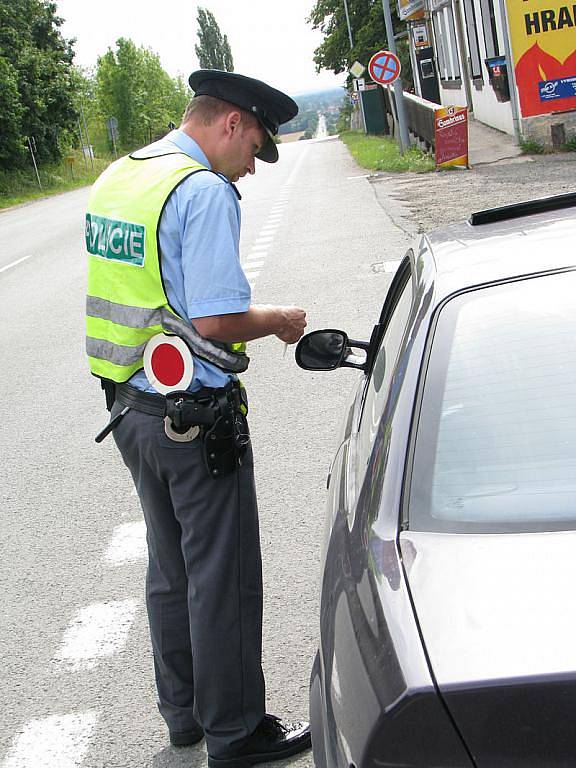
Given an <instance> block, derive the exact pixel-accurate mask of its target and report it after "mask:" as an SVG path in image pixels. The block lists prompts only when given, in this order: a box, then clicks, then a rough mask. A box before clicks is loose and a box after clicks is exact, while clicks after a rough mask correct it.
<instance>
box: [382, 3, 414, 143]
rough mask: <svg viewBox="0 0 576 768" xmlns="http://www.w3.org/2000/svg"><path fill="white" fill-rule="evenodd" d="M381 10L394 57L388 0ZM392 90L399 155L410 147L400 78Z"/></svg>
mask: <svg viewBox="0 0 576 768" xmlns="http://www.w3.org/2000/svg"><path fill="white" fill-rule="evenodd" d="M382 10H383V11H384V22H385V24H386V37H387V38H388V48H389V50H390V52H391V53H393V54H394V56H396V40H395V39H394V26H393V25H392V14H391V13H390V5H389V3H388V0H382ZM392 88H393V89H394V100H395V101H396V112H397V113H398V124H399V126H398V127H399V128H400V130H399V136H398V138H399V139H400V153H401V154H404V150H405V149H408V148H409V147H410V136H409V135H408V123H407V120H406V112H405V111H404V89H403V88H402V78H401V77H399V78H398V79H397V80H395V81H394V83H393V84H392Z"/></svg>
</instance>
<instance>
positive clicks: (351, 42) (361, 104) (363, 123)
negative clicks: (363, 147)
mask: <svg viewBox="0 0 576 768" xmlns="http://www.w3.org/2000/svg"><path fill="white" fill-rule="evenodd" d="M344 13H345V14H346V24H347V26H348V39H349V40H350V61H352V48H354V40H353V39H352V27H351V26H350V14H349V13H348V3H347V1H346V0H344ZM358 102H359V104H360V116H361V117H362V125H363V126H364V133H367V130H366V115H365V114H364V102H363V101H362V92H361V91H360V90H358Z"/></svg>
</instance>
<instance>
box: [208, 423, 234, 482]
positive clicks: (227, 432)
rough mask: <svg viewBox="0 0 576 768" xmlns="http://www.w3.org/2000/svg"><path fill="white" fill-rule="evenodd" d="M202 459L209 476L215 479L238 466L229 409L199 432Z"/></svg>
mask: <svg viewBox="0 0 576 768" xmlns="http://www.w3.org/2000/svg"><path fill="white" fill-rule="evenodd" d="M201 439H202V448H203V454H204V461H205V462H206V467H207V469H208V472H209V473H210V477H212V478H214V479H215V480H217V479H218V478H219V477H222V476H223V475H228V474H230V472H234V470H235V469H236V468H237V466H238V458H239V452H238V449H237V447H236V441H235V439H234V414H233V412H232V410H231V409H230V410H229V411H228V412H225V413H224V414H223V415H221V416H219V417H218V418H217V419H216V421H215V422H214V424H213V425H212V426H211V427H208V428H206V429H204V430H202V433H201Z"/></svg>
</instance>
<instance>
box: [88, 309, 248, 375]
mask: <svg viewBox="0 0 576 768" xmlns="http://www.w3.org/2000/svg"><path fill="white" fill-rule="evenodd" d="M86 314H87V315H89V316H90V317H96V318H100V319H101V320H109V321H110V322H112V323H116V324H118V325H124V326H126V327H127V328H150V327H151V326H154V325H160V326H162V328H163V329H164V330H165V331H168V333H173V334H175V335H176V336H180V337H181V338H182V339H184V341H185V342H186V343H187V344H188V346H189V347H190V349H191V350H192V352H194V354H196V355H198V357H201V358H203V359H204V360H207V361H208V362H209V363H213V364H214V365H216V366H218V368H222V369H223V370H225V371H230V372H231V373H243V372H244V371H245V370H246V369H247V368H248V364H249V363H250V358H249V357H248V356H247V355H239V354H237V353H236V352H231V351H230V350H229V349H227V348H226V346H225V345H224V344H222V345H220V344H219V343H218V342H214V341H210V340H209V339H205V338H204V337H203V336H201V335H200V334H199V333H198V331H197V330H196V329H195V328H194V326H193V325H192V323H187V322H186V321H185V320H182V318H181V317H178V316H177V315H174V314H172V312H170V311H168V310H167V309H165V308H162V309H144V308H142V307H131V306H129V305H127V304H117V303H115V302H113V301H107V300H106V299H100V298H98V297H97V296H88V297H87V299H86ZM145 346H146V344H143V345H142V344H141V345H140V346H138V347H124V346H121V345H119V344H112V343H111V342H107V341H102V340H101V339H94V338H91V337H88V338H87V340H86V348H87V350H88V355H89V356H90V357H97V358H99V359H101V360H108V361H109V362H111V363H115V364H116V365H133V364H134V363H136V362H138V360H140V359H141V358H142V355H143V354H144V348H145ZM90 349H95V350H97V352H98V353H97V354H92V353H91V352H90ZM106 350H110V354H112V355H114V357H108V354H107V352H106ZM136 350H139V354H138V355H135V356H133V357H131V358H130V360H129V361H128V362H121V361H120V359H126V357H127V353H128V352H129V351H130V352H132V351H134V353H135V352H136ZM116 358H118V359H116Z"/></svg>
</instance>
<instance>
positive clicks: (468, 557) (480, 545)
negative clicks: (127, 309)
mask: <svg viewBox="0 0 576 768" xmlns="http://www.w3.org/2000/svg"><path fill="white" fill-rule="evenodd" d="M297 361H298V362H299V364H300V365H301V366H302V367H304V368H308V369H314V370H329V369H333V368H337V367H341V366H348V367H352V368H359V369H360V370H361V371H362V375H361V377H360V379H359V382H358V387H357V390H356V394H355V397H354V399H353V402H352V403H351V405H350V409H349V411H348V413H347V414H346V416H345V418H344V419H343V429H342V435H341V438H340V440H339V447H338V450H337V453H336V456H335V458H334V460H333V463H332V466H331V471H330V477H329V500H328V520H327V532H326V542H325V552H324V565H323V574H322V582H321V583H322V595H321V616H320V647H319V650H318V653H317V656H316V660H315V663H314V668H313V672H312V678H311V688H310V709H311V721H312V734H313V746H314V759H315V762H316V766H317V768H333V767H335V766H339V767H340V768H351V766H355V767H356V768H368V766H374V768H391V767H392V766H394V767H396V768H408V766H422V767H424V766H426V767H427V768H432V767H433V768H448V767H449V766H450V767H453V768H464V767H465V766H466V767H467V768H468V767H470V768H472V767H473V766H474V767H475V768H500V767H504V766H506V767H508V766H509V767H510V768H512V766H514V768H519V767H520V766H538V767H539V768H544V767H545V768H552V767H553V766H554V767H557V768H559V767H560V766H563V767H565V768H567V767H568V766H572V767H573V766H576V597H575V592H576V194H572V195H563V196H559V197H556V198H548V199H545V200H539V201H533V202H531V203H526V204H520V205H515V206H508V207H506V208H500V209H493V210H491V211H484V212H481V213H479V214H474V215H473V216H472V217H471V219H470V221H468V222H466V223H462V224H457V225H455V226H450V227H447V228H446V229H443V230H441V231H438V232H436V233H433V234H431V235H428V236H422V237H421V239H420V240H419V241H418V242H417V243H416V244H415V246H414V248H413V249H412V250H410V251H409V252H408V253H407V254H406V256H405V257H404V259H403V260H402V262H401V264H400V266H399V268H398V271H397V273H396V275H395V277H394V280H393V282H392V284H391V286H390V289H389V291H388V294H387V296H386V300H385V303H384V307H383V309H382V313H381V316H380V318H379V320H378V323H377V324H376V325H375V327H374V330H373V333H372V337H371V339H370V341H369V342H366V343H364V342H358V341H353V340H350V339H348V337H347V336H346V334H345V333H344V332H342V331H339V330H328V331H316V332H313V333H310V334H307V336H305V337H304V338H303V339H302V340H301V341H300V343H299V346H298V348H297Z"/></svg>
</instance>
